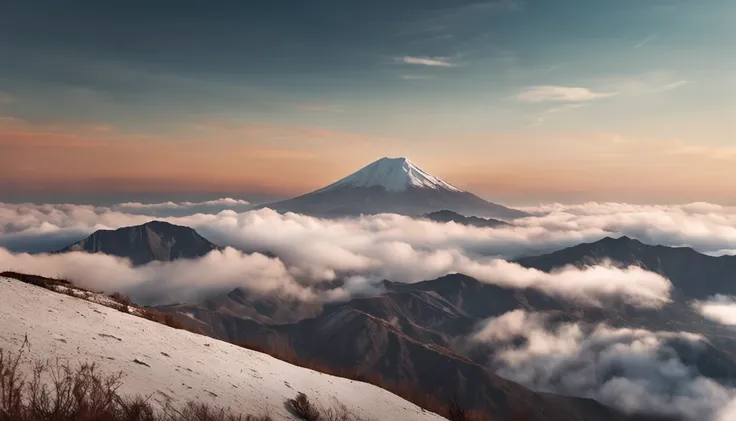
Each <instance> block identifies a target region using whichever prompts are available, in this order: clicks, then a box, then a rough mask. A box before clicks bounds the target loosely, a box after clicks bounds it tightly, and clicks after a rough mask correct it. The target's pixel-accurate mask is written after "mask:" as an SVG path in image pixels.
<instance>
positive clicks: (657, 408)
mask: <svg viewBox="0 0 736 421" xmlns="http://www.w3.org/2000/svg"><path fill="white" fill-rule="evenodd" d="M520 339H521V340H520ZM473 340H474V341H475V342H477V343H481V344H489V345H492V346H493V349H494V352H493V356H492V357H491V359H490V361H489V365H490V368H491V369H493V370H494V371H495V372H496V373H498V374H499V375H501V376H503V377H505V378H507V379H510V380H513V381H516V382H518V383H521V384H523V385H525V386H527V387H529V388H531V389H534V390H537V391H545V392H552V393H561V394H566V395H571V396H580V397H588V398H592V399H595V400H597V401H599V402H602V403H604V404H607V405H609V406H612V407H614V408H618V409H620V410H622V411H625V412H627V413H646V414H652V415H665V416H675V417H681V418H684V419H686V420H690V421H701V420H703V421H707V420H715V421H729V420H733V419H736V418H734V417H736V389H734V388H732V387H729V386H724V385H722V384H720V383H718V382H716V381H714V380H712V379H710V378H707V377H705V376H703V375H701V374H700V373H699V372H698V370H697V368H696V367H694V365H693V363H692V361H689V363H688V362H686V361H683V359H684V358H683V357H681V355H687V356H688V357H689V359H690V360H697V359H698V358H700V357H706V353H705V352H704V350H705V349H706V347H707V346H708V343H707V340H706V339H705V338H704V337H702V336H701V335H698V334H693V333H688V332H653V331H649V330H645V329H625V328H613V327H610V326H607V325H605V324H598V325H586V324H583V323H561V324H560V323H552V322H551V320H550V318H549V315H547V314H543V313H534V312H526V311H524V310H515V311H512V312H509V313H506V314H504V315H502V316H499V317H496V318H492V319H489V320H487V321H485V322H484V323H483V324H482V325H481V326H480V327H479V329H478V331H477V332H476V333H475V335H474V336H473Z"/></svg>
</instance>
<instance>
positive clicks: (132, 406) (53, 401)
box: [0, 344, 272, 421]
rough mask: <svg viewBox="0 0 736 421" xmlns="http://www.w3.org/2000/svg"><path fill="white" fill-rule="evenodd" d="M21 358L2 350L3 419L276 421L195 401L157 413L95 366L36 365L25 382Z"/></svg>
mask: <svg viewBox="0 0 736 421" xmlns="http://www.w3.org/2000/svg"><path fill="white" fill-rule="evenodd" d="M24 346H25V344H24ZM22 355H23V348H21V350H20V351H19V352H17V353H15V354H13V353H9V352H7V351H5V350H3V349H0V421H272V419H271V417H270V416H268V415H258V416H255V415H237V414H234V413H232V412H231V411H229V410H225V409H220V408H212V407H210V406H208V405H207V404H203V403H195V402H189V403H188V404H187V405H185V406H184V407H183V408H180V409H176V408H174V407H172V406H166V407H164V408H160V409H157V408H155V407H154V406H153V405H152V404H151V403H149V401H148V399H145V398H142V397H133V398H130V397H124V396H121V395H120V394H119V393H118V390H119V388H120V387H121V386H122V378H123V375H122V373H117V374H113V375H108V376H105V375H103V374H101V373H100V372H99V371H98V370H97V367H96V366H95V365H94V364H82V365H80V366H78V367H72V366H70V365H68V364H65V363H62V362H58V361H57V362H55V363H49V362H48V361H37V362H36V363H35V364H34V365H33V369H32V370H31V375H30V378H26V377H24V376H23V374H21V370H20V366H21V359H22Z"/></svg>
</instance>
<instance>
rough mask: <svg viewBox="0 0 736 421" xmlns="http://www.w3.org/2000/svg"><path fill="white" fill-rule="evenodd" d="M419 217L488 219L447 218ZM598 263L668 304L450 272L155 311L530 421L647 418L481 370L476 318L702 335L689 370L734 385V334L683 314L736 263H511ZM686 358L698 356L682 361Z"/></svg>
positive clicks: (538, 260) (639, 250)
mask: <svg viewBox="0 0 736 421" xmlns="http://www.w3.org/2000/svg"><path fill="white" fill-rule="evenodd" d="M423 217H425V218H430V219H432V220H438V219H439V220H442V221H443V222H449V221H453V222H457V223H463V222H467V221H468V220H470V221H475V222H471V224H476V223H483V222H482V221H480V222H479V221H478V220H477V219H472V218H465V217H464V216H463V215H458V214H457V213H454V212H440V213H438V214H434V215H432V214H428V215H424V216H423ZM460 221H462V222H460ZM486 221H487V220H486ZM496 222H499V221H495V222H494V221H489V222H488V223H490V224H495V223H496ZM501 223H502V222H501ZM215 248H216V246H215V245H214V244H212V243H209V242H208V241H207V240H205V239H204V238H202V237H201V236H199V235H198V234H196V232H194V230H191V229H189V228H186V227H178V226H175V225H171V224H167V223H162V222H151V223H149V224H145V225H142V226H138V227H128V228H123V229H120V230H116V231H101V232H97V233H95V234H93V235H92V236H90V237H89V238H88V239H86V240H84V241H82V242H80V243H77V244H75V245H73V246H70V247H68V248H66V249H65V250H66V251H74V250H84V251H89V252H103V253H108V254H114V255H116V256H121V257H128V258H131V259H133V260H134V261H135V262H136V263H138V264H141V263H145V262H148V261H152V260H171V259H175V258H189V257H198V256H201V255H204V254H206V253H207V252H209V251H211V250H214V249H215ZM604 261H610V262H612V264H616V265H621V266H629V265H637V266H641V267H643V268H646V269H648V270H651V271H654V272H657V273H660V274H662V275H663V276H665V277H667V278H669V279H670V280H672V283H673V288H674V290H673V292H672V297H673V300H672V302H671V303H669V304H667V305H665V306H664V307H662V308H659V309H652V308H637V307H632V306H630V305H627V304H626V303H624V302H612V303H611V304H610V305H608V306H605V307H603V308H598V307H587V306H584V305H581V304H578V303H575V302H572V301H568V300H564V299H560V298H556V297H551V296H548V295H546V294H544V293H543V292H541V291H539V290H536V289H517V288H508V287H500V286H497V285H491V284H487V283H482V282H480V281H478V280H476V279H474V278H471V277H468V276H465V275H462V274H451V275H447V276H444V277H441V278H438V279H435V280H430V281H425V282H419V283H416V284H402V283H395V282H391V281H384V282H383V285H382V286H383V289H384V290H385V294H383V295H380V296H373V297H364V298H357V299H353V300H351V301H349V302H347V303H335V304H327V305H325V306H322V305H318V304H314V303H304V302H299V301H294V300H289V299H282V298H278V297H262V296H255V295H251V294H249V293H248V292H247V291H245V290H242V289H236V290H233V291H231V292H229V293H227V294H223V295H220V296H215V297H211V298H209V299H207V300H205V301H204V302H202V303H185V304H176V305H168V306H161V307H159V309H160V310H162V311H164V312H167V313H169V314H171V315H173V316H174V317H175V318H177V319H178V320H179V321H181V322H182V323H184V324H188V325H190V326H192V327H195V328H197V329H199V330H200V331H203V332H205V333H207V334H208V335H211V336H213V337H216V338H220V339H226V340H229V341H232V342H248V343H251V344H253V345H258V346H262V347H265V348H274V347H287V348H289V349H293V350H294V351H295V352H296V354H297V355H298V356H300V357H302V358H308V359H311V360H314V361H319V362H321V363H323V364H326V365H329V366H333V367H336V368H345V369H349V370H358V371H360V372H362V373H365V374H367V375H380V376H382V377H384V378H385V379H387V380H389V381H392V382H395V383H403V384H407V385H409V386H410V387H412V388H413V389H416V390H418V391H421V392H422V393H427V394H432V395H435V396H446V395H447V394H449V393H457V394H458V395H459V398H460V399H461V400H462V401H463V403H464V405H467V406H469V407H474V408H479V409H483V410H488V411H491V412H493V413H495V414H497V415H499V416H504V415H507V414H509V411H511V410H512V409H513V410H521V411H523V412H524V413H528V414H531V415H530V416H531V418H530V421H558V420H559V421H563V420H564V421H567V420H581V421H582V420H604V421H605V420H611V421H613V420H633V419H648V418H638V417H625V416H623V415H621V414H619V413H617V412H615V411H612V410H610V409H608V408H607V407H605V406H603V405H600V404H598V403H597V402H594V401H589V400H585V399H578V398H571V397H562V396H555V395H549V394H539V393H534V392H532V391H530V390H528V389H526V388H524V387H522V386H520V385H518V384H516V383H513V382H511V381H508V380H504V379H502V378H500V377H498V376H497V375H495V374H494V373H493V372H491V371H490V370H489V369H488V368H487V366H486V359H487V358H488V354H487V353H477V351H472V352H471V351H470V350H469V348H468V347H467V337H468V335H469V334H471V333H472V332H474V330H475V329H477V325H478V323H480V322H481V321H483V320H485V319H487V318H489V317H496V316H500V315H502V314H504V313H507V312H509V311H513V310H519V309H521V310H526V311H531V312H546V313H549V314H556V315H557V317H558V319H559V320H561V321H570V322H580V323H601V322H603V323H606V324H608V325H611V326H617V327H634V328H644V329H649V330H652V331H659V330H665V331H666V330H675V331H691V332H698V333H701V334H703V335H705V337H706V338H708V340H709V344H708V345H706V346H705V347H704V349H703V350H702V354H701V355H702V357H698V358H697V359H693V360H692V361H691V362H692V364H693V367H694V368H696V369H697V370H698V372H700V373H703V374H704V375H707V376H709V377H711V378H713V379H716V380H718V381H720V380H723V381H725V380H726V379H729V378H736V357H733V354H732V353H736V342H735V341H734V339H731V336H732V335H731V333H730V329H729V328H727V327H724V326H721V325H718V324H716V323H713V322H710V321H709V320H706V319H705V318H703V317H702V316H701V315H700V314H698V313H697V312H695V311H693V310H692V308H691V307H690V300H692V299H702V298H706V297H709V296H711V295H713V294H715V293H724V294H736V282H734V280H735V279H734V277H735V275H736V257H730V256H725V257H711V256H706V255H703V254H700V253H698V252H696V251H695V250H692V249H689V248H672V247H664V246H650V245H646V244H644V243H642V242H640V241H638V240H634V239H631V238H628V237H621V238H618V239H614V238H604V239H602V240H600V241H596V242H593V243H586V244H580V245H577V246H574V247H570V248H566V249H563V250H560V251H556V252H553V253H549V254H545V255H541V256H535V257H525V258H521V259H518V260H517V263H519V264H520V265H522V266H525V267H528V268H535V269H539V270H543V271H552V270H555V269H558V268H561V267H564V266H568V265H577V266H586V265H592V264H596V263H600V262H604ZM683 352H684V351H683ZM682 358H683V360H687V358H691V359H692V358H693V357H692V356H690V355H686V354H683V356H682Z"/></svg>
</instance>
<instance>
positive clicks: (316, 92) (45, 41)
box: [0, 0, 736, 202]
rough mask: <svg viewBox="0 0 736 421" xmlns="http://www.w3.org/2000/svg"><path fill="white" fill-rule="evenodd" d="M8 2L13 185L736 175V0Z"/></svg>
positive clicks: (684, 194)
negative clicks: (376, 167) (361, 176)
mask: <svg viewBox="0 0 736 421" xmlns="http://www.w3.org/2000/svg"><path fill="white" fill-rule="evenodd" d="M0 6H1V9H2V10H3V13H2V14H1V15H0V56H1V57H3V60H2V61H0V119H2V120H0V128H4V129H3V130H2V131H0V136H2V138H0V139H1V140H0V147H2V148H5V149H6V151H7V152H8V153H6V154H3V155H4V157H5V158H0V164H5V165H4V168H5V170H2V171H7V172H8V173H7V174H0V175H4V177H3V178H5V179H6V180H11V181H10V182H6V183H5V184H3V183H0V191H4V192H6V193H7V194H10V193H13V192H15V193H17V192H18V191H27V190H34V191H37V192H38V193H39V194H40V195H43V193H44V192H45V191H58V190H59V189H60V188H61V189H62V190H65V191H66V190H68V191H69V192H74V191H76V190H89V191H90V192H99V191H101V190H104V191H106V192H108V193H109V192H110V191H118V190H119V191H121V192H123V191H124V192H127V193H131V192H133V193H134V192H136V191H140V192H141V193H144V192H150V190H152V189H153V190H155V191H157V192H158V191H160V192H161V193H162V194H163V193H165V192H167V191H177V192H182V191H185V192H186V190H187V188H186V185H187V184H189V185H192V183H185V182H183V180H185V179H186V180H191V179H192V177H196V183H193V184H194V186H193V187H192V193H194V192H198V193H202V192H208V191H218V192H219V191H232V192H236V193H238V192H239V193H244V194H245V193H253V192H259V193H273V194H274V195H289V194H294V193H299V192H303V191H306V190H309V189H311V188H313V187H314V188H316V187H319V186H320V185H321V184H324V183H327V182H329V181H331V180H332V179H334V178H336V177H339V176H342V175H345V174H346V173H347V172H350V171H352V170H354V169H356V168H357V167H359V166H361V165H363V164H365V163H367V162H369V161H370V160H372V159H374V158H379V157H381V156H384V155H388V156H396V155H403V156H408V157H409V158H411V159H412V160H414V161H415V162H418V163H419V164H420V165H422V166H424V167H426V169H427V170H429V171H430V172H432V173H435V174H437V175H440V176H442V177H444V178H448V179H450V181H451V182H453V183H454V184H459V185H461V186H463V187H466V188H469V189H474V190H477V191H478V193H480V194H481V195H483V196H485V197H489V198H492V199H494V198H498V199H499V200H505V201H509V202H528V201H536V200H561V201H580V200H630V201H643V200H647V199H648V198H652V197H656V199H657V200H666V201H688V200H712V201H724V200H726V199H727V194H726V192H725V191H721V190H717V189H713V188H712V185H713V184H714V183H715V182H717V181H719V180H720V181H721V182H723V181H724V180H725V181H732V182H736V169H732V168H736V166H735V165H733V164H735V163H734V162H733V160H734V159H736V149H734V148H736V143H735V142H734V140H736V123H734V121H736V29H734V25H733V21H734V19H735V18H736V3H734V2H733V1H729V0H707V1H700V2H695V1H685V0H646V1H642V0H637V1H634V0H619V1H583V0H560V1H549V0H526V1H523V0H498V1H440V0H401V1H396V0H392V1H388V0H376V1H371V2H357V1H345V0H342V1H337V0H316V1H308V2H307V1H281V0H271V1H210V2H205V1H157V2H150V1H126V2H100V1H66V2H58V1H52V0H46V1H40V0H26V1H23V2H17V1H0ZM29 133H31V134H33V135H32V136H31V137H29ZM39 133H41V134H43V136H42V137H43V139H44V140H43V142H40V143H39V142H38V141H37V138H38V134H39ZM70 138H73V139H75V140H74V141H73V142H71V143H70V141H69V139H70ZM28 139H36V141H35V143H34V142H32V141H29V140H28ZM24 145H25V146H24ZM70 145H71V146H70ZM126 145H130V148H127V149H126V150H125V152H124V153H120V152H119V150H121V149H123V148H125V147H126ZM146 145H147V146H146ZM40 149H41V150H40ZM50 149H54V152H53V153H52V152H51V151H50ZM189 149H191V150H192V151H193V152H192V155H191V156H187V155H186V153H185V152H184V151H185V150H189ZM65 151H66V152H69V151H72V152H70V153H71V154H76V156H77V158H60V157H61V156H67V155H68V154H66V153H64V152H65ZM642 151H643V152H642ZM236 158H238V159H239V160H236ZM30 159H33V160H34V161H36V162H38V165H37V166H36V167H35V169H34V168H29V167H34V166H32V165H31V166H29V165H24V166H23V165H21V164H27V161H25V162H24V160H30ZM82 160H84V162H88V161H89V160H93V161H96V162H97V165H96V166H95V165H93V166H92V167H91V168H90V170H89V172H88V173H85V172H84V171H82V170H80V168H79V167H80V162H81V161H82ZM130 161H134V162H136V163H137V164H135V165H132V166H130ZM655 161H656V162H655ZM153 162H155V163H156V164H155V165H157V169H156V170H155V171H152V170H151V168H150V167H151V165H153ZM42 163H43V165H42ZM239 164H241V165H239ZM685 164H687V165H692V169H693V170H692V171H691V172H694V173H696V174H693V175H692V176H690V177H687V178H685V177H684V176H683V174H682V171H681V169H682V167H683V165H685ZM183 165H190V166H192V165H194V166H196V170H192V171H188V172H187V171H183V170H182V166H183ZM15 167H18V168H15ZM126 168H128V169H129V170H130V172H133V173H134V176H129V175H128V174H126ZM274 168H276V169H278V171H271V172H270V173H269V171H267V170H269V169H271V170H272V169H274ZM274 173H275V174H274ZM612 174H613V175H615V176H612ZM187 177H189V178H187ZM90 179H94V180H96V181H95V182H89V180H90ZM616 179H619V180H620V181H618V182H616ZM642 179H645V180H647V181H648V182H645V183H636V185H634V186H632V185H631V184H632V183H631V182H632V181H634V180H642ZM576 180H577V181H576ZM672 180H676V181H677V182H678V183H679V184H680V189H672V188H671V186H669V184H670V182H671V181H672ZM594 182H597V183H594ZM85 183H86V184H85ZM627 186H628V187H627ZM704 188H705V190H704ZM653 195H654V196H653Z"/></svg>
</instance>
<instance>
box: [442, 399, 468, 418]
mask: <svg viewBox="0 0 736 421" xmlns="http://www.w3.org/2000/svg"><path fill="white" fill-rule="evenodd" d="M443 409H444V411H443V412H444V415H445V416H447V419H448V420H450V421H469V418H468V411H467V410H465V408H464V407H463V406H462V405H461V404H460V400H459V399H458V397H457V394H454V395H453V396H452V398H450V399H449V400H448V401H447V403H445V405H444V408H443Z"/></svg>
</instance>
